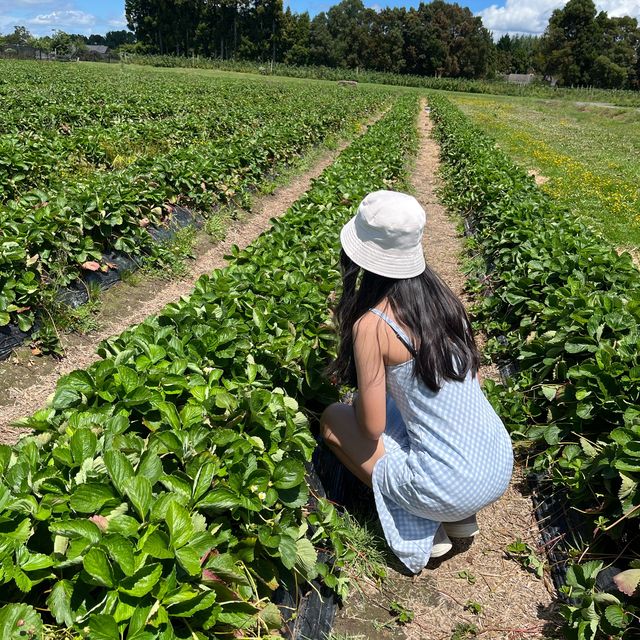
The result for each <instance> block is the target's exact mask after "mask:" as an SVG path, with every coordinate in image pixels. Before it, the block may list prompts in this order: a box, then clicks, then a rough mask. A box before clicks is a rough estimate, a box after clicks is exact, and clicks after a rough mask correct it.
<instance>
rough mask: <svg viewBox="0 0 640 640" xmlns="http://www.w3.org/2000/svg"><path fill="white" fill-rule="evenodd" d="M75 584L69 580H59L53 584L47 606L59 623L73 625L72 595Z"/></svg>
mask: <svg viewBox="0 0 640 640" xmlns="http://www.w3.org/2000/svg"><path fill="white" fill-rule="evenodd" d="M72 595H73V584H72V583H71V582H70V581H69V580H59V581H58V582H56V583H55V584H54V585H53V588H52V589H51V593H50V594H49V597H48V598H47V606H48V607H49V611H51V613H52V614H53V617H54V618H55V619H56V622H57V623H58V624H63V625H65V626H67V627H71V626H73V622H74V619H73V612H72V610H71V596H72Z"/></svg>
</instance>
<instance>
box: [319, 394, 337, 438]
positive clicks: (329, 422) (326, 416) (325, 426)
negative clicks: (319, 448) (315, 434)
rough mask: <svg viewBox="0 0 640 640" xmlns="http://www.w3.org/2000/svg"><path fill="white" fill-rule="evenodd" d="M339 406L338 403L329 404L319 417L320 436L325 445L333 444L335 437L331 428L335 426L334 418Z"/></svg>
mask: <svg viewBox="0 0 640 640" xmlns="http://www.w3.org/2000/svg"><path fill="white" fill-rule="evenodd" d="M339 407H341V405H340V403H338V402H334V403H333V404H330V405H329V406H328V407H327V408H326V409H325V410H324V411H323V412H322V416H320V435H321V436H322V439H323V440H324V441H325V442H327V443H335V442H336V437H335V434H334V430H333V428H334V427H335V425H336V418H337V416H338V414H339V413H340V408H339Z"/></svg>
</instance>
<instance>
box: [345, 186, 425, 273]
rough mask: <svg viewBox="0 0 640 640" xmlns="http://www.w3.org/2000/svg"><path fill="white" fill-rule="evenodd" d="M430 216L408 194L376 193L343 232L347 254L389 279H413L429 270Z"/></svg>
mask: <svg viewBox="0 0 640 640" xmlns="http://www.w3.org/2000/svg"><path fill="white" fill-rule="evenodd" d="M425 222H426V214H425V212H424V209H423V208H422V207H421V206H420V203H419V202H418V201H417V200H416V199H415V198H414V197H413V196H410V195H407V194H406V193H399V192H397V191H373V192H372V193H370V194H369V195H367V196H366V197H365V199H364V200H363V201H362V202H361V203H360V206H359V207H358V212H357V213H356V215H355V216H353V218H351V220H349V222H347V224H345V225H344V227H342V231H341V232H340V242H341V243H342V248H343V249H344V251H345V253H346V254H347V255H348V256H349V257H350V258H351V259H352V260H353V261H354V262H355V263H356V264H357V265H358V266H360V267H362V268H363V269H366V270H367V271H371V272H372V273H375V274H377V275H379V276H386V277H387V278H398V279H400V278H413V277H414V276H418V275H420V274H421V273H422V272H423V271H424V268H425V261H424V253H423V251H422V232H423V231H424V225H425Z"/></svg>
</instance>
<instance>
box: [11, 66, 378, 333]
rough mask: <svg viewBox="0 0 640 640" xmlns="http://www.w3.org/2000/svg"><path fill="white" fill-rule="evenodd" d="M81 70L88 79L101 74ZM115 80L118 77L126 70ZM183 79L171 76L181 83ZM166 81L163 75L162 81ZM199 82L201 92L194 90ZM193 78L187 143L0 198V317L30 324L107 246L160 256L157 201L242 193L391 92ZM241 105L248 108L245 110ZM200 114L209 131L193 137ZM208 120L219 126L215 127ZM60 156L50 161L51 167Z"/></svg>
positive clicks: (204, 206) (204, 201)
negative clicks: (151, 229) (154, 232)
mask: <svg viewBox="0 0 640 640" xmlns="http://www.w3.org/2000/svg"><path fill="white" fill-rule="evenodd" d="M47 68H48V67H47ZM52 69H53V67H52ZM78 72H80V70H79V71H78ZM138 73H140V74H144V73H148V72H138ZM152 75H153V74H152ZM81 76H82V78H83V79H84V81H85V82H88V81H89V80H90V79H91V78H93V77H94V76H92V75H88V76H84V75H82V74H81ZM125 76H127V77H128V76H129V74H128V73H127V74H125ZM153 77H156V76H155V75H154V76H153ZM110 80H111V81H112V83H114V84H117V83H118V82H119V81H120V76H119V75H114V76H113V77H110ZM181 80H182V78H181V77H180V76H173V77H172V82H173V83H175V85H176V86H178V85H179V83H180V82H181ZM166 82H167V81H166V78H165V79H164V83H161V84H159V86H160V87H163V86H165V84H166ZM194 83H195V84H194ZM201 85H203V91H197V89H198V87H200V86H201ZM223 85H224V86H223ZM151 86H153V85H151ZM146 87H147V91H150V86H149V85H146ZM190 87H191V89H192V90H193V94H194V97H193V99H192V100H191V101H190V102H188V104H185V105H183V106H184V108H185V109H188V107H196V106H197V110H198V111H199V113H197V114H195V122H193V121H188V129H190V131H188V134H187V135H186V137H187V138H188V140H189V143H188V144H180V145H178V146H177V147H175V148H171V147H169V148H168V149H167V150H163V152H162V153H149V154H147V155H142V156H141V157H139V158H137V159H135V160H134V161H132V162H131V163H130V164H128V166H125V167H123V168H122V169H120V170H118V171H108V170H96V169H95V168H92V167H90V166H89V167H87V166H86V163H85V164H83V163H80V164H78V166H77V167H76V168H77V169H78V170H77V171H72V170H65V171H60V172H56V171H55V170H54V169H52V168H51V167H50V168H49V169H47V170H44V173H45V174H47V175H49V174H53V175H54V176H55V177H53V178H52V179H51V180H50V181H49V183H48V184H47V186H46V188H43V189H30V190H26V191H23V192H20V194H19V195H18V196H16V197H15V198H13V199H9V200H6V201H5V202H3V203H0V220H1V221H2V222H1V223H0V242H1V243H2V252H1V253H0V288H1V290H2V294H1V295H0V326H2V325H6V324H8V323H9V322H10V321H12V320H13V321H15V322H17V323H18V325H19V327H20V329H22V330H23V331H29V330H30V328H31V327H32V325H33V322H34V318H35V310H36V309H37V308H38V306H39V303H40V301H41V299H42V295H43V291H44V290H45V289H46V287H47V286H49V285H50V284H51V283H53V284H55V285H56V286H64V285H66V284H68V283H69V282H71V281H72V280H74V279H76V278H77V277H78V275H79V273H80V272H81V265H82V264H83V263H85V262H87V261H97V262H100V261H101V260H102V255H103V253H105V252H108V251H112V250H117V251H120V252H125V253H129V254H133V255H140V254H143V255H147V256H149V257H157V256H158V253H159V250H158V247H157V246H156V245H155V244H154V243H153V241H152V238H151V236H150V234H149V233H148V231H147V228H146V226H145V224H148V223H149V222H151V223H152V224H160V223H162V221H163V218H162V216H163V211H162V209H161V208H160V207H159V206H158V205H162V204H163V203H167V202H176V201H179V202H180V203H181V204H186V205H188V206H192V207H195V208H196V209H198V210H200V211H203V212H206V211H209V210H210V209H211V207H212V206H214V205H216V204H218V203H221V202H226V201H228V200H229V199H232V198H239V199H240V200H241V201H243V200H245V199H246V197H247V195H248V193H249V192H250V190H251V189H253V188H254V187H255V186H256V185H257V184H259V182H260V181H261V180H263V179H264V176H265V174H266V173H268V172H270V171H272V170H273V169H274V168H278V167H282V166H283V165H285V164H287V163H288V162H291V161H292V160H293V159H295V158H296V157H298V156H299V155H300V154H301V153H302V152H303V151H305V150H306V149H308V148H309V147H310V146H312V145H314V144H317V143H319V142H320V141H321V140H323V139H324V138H325V137H326V136H327V135H329V134H330V133H335V132H338V131H341V130H342V131H346V130H347V128H348V127H349V125H352V124H353V123H354V121H355V120H357V119H362V118H363V117H366V116H367V115H368V114H370V113H371V112H372V111H373V110H374V109H376V108H379V107H380V106H381V104H383V103H384V101H385V100H386V98H385V97H384V96H383V95H381V94H380V93H379V92H367V91H364V92H358V93H357V94H353V95H351V96H349V97H348V99H347V96H346V94H345V93H344V92H343V91H340V90H338V89H332V90H330V91H327V90H324V89H323V90H320V89H319V88H317V87H315V86H312V87H305V88H304V89H300V88H293V87H291V86H289V85H284V86H280V85H278V86H273V85H271V84H267V83H264V82H260V83H253V84H251V86H249V87H243V88H242V89H239V88H238V85H235V86H232V85H229V83H228V82H226V83H223V84H222V85H219V84H218V83H216V82H214V81H212V80H211V79H209V78H204V79H197V82H196V81H195V80H194V81H192V83H191V84H190ZM225 87H226V88H225ZM28 89H29V88H28V87H22V88H21V91H23V92H24V93H28ZM92 91H93V89H92ZM113 95H117V93H116V94H110V95H109V96H107V95H105V97H104V99H103V101H104V102H108V101H109V100H111V99H113ZM216 98H217V99H216ZM240 98H241V99H240ZM235 99H237V104H236V105H235V106H234V107H233V108H232V109H231V114H232V115H234V114H235V115H236V116H237V118H236V120H237V122H238V125H237V126H236V125H235V124H234V119H231V120H230V119H229V118H228V117H221V118H220V123H218V124H215V123H214V124H213V125H212V124H211V119H212V118H214V120H215V114H216V113H218V112H219V111H220V110H222V111H224V105H225V103H226V102H228V101H230V100H232V101H235ZM202 100H205V101H206V102H207V104H210V105H211V108H210V110H209V112H206V111H203V110H202V109H201V105H200V101H202ZM185 102H186V101H185ZM243 105H244V106H246V110H245V111H246V113H243V114H241V113H240V112H241V111H242V107H243ZM198 122H199V123H200V129H201V132H202V135H198V136H194V135H193V128H194V127H196V128H197V127H198ZM210 128H211V129H213V130H215V131H217V134H213V135H211V134H210V132H209V129H210ZM79 139H82V140H83V141H84V142H83V144H84V145H85V147H86V148H87V150H89V151H90V150H91V149H92V148H93V147H94V146H95V145H94V143H95V138H94V137H92V136H88V137H86V138H84V137H82V136H80V137H79ZM169 139H171V138H169ZM169 139H168V140H169ZM21 140H22V138H21ZM174 141H175V140H174ZM22 144H23V143H22V142H20V141H18V143H17V146H16V144H15V140H14V143H10V144H9V146H10V147H11V148H14V149H17V148H20V145H22ZM47 144H48V143H47ZM14 160H15V162H14ZM20 162H21V159H20V158H17V159H12V158H9V159H8V169H7V175H8V176H9V175H10V176H12V178H11V179H12V180H13V181H14V182H15V180H16V176H18V175H21V174H25V172H21V171H20V170H19V169H18V166H17V165H19V164H20ZM56 162H57V161H56V160H51V163H52V166H54V165H55V163H56ZM2 164H3V162H1V161H0V165H2ZM29 166H30V165H29V164H28V163H27V168H29ZM83 167H84V168H83ZM81 168H82V170H80V169H81ZM0 169H1V166H0ZM0 174H2V171H1V170H0ZM105 268H106V267H105Z"/></svg>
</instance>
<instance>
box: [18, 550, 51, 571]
mask: <svg viewBox="0 0 640 640" xmlns="http://www.w3.org/2000/svg"><path fill="white" fill-rule="evenodd" d="M27 553H28V552H27ZM54 564H55V561H54V560H53V558H51V557H50V556H48V555H46V554H44V553H29V555H28V558H27V559H26V560H22V561H21V562H20V568H21V569H22V570H23V571H41V570H42V569H48V568H49V567H52V566H53V565H54Z"/></svg>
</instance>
